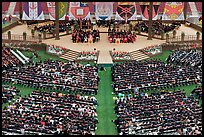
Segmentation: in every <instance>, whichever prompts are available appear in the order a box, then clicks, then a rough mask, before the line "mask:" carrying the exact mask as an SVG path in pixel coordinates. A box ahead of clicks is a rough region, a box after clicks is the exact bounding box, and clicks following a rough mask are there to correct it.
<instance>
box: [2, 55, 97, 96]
mask: <svg viewBox="0 0 204 137" xmlns="http://www.w3.org/2000/svg"><path fill="white" fill-rule="evenodd" d="M2 81H5V82H10V83H13V82H15V83H17V84H21V85H23V86H27V87H33V88H40V89H50V90H61V91H70V92H80V93H84V94H97V91H98V81H99V77H98V73H97V67H96V66H83V65H81V64H78V63H73V62H68V63H64V62H61V61H53V60H52V59H48V60H45V61H44V62H41V61H40V62H36V63H32V64H31V65H25V66H23V67H20V68H19V67H13V68H11V69H7V70H4V71H3V72H2Z"/></svg>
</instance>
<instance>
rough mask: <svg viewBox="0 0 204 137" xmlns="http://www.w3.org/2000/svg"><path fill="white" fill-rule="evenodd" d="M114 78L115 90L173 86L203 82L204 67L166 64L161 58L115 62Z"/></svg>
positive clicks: (124, 90)
mask: <svg viewBox="0 0 204 137" xmlns="http://www.w3.org/2000/svg"><path fill="white" fill-rule="evenodd" d="M112 71H113V74H112V79H113V87H114V90H115V92H116V93H117V92H134V90H135V89H139V90H145V91H146V90H154V89H155V88H161V89H162V88H173V87H176V86H182V85H188V84H193V83H195V84H197V83H201V82H202V69H201V68H192V67H181V66H175V65H172V64H166V63H164V62H162V61H160V60H153V59H152V60H146V61H140V62H137V61H134V62H125V63H121V64H114V66H113V67H112Z"/></svg>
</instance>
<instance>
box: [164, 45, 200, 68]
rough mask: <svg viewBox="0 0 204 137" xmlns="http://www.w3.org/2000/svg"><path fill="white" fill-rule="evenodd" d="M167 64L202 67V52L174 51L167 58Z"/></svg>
mask: <svg viewBox="0 0 204 137" xmlns="http://www.w3.org/2000/svg"><path fill="white" fill-rule="evenodd" d="M167 62H168V63H174V64H176V65H182V66H191V67H200V68H201V67H202V51H201V50H195V49H194V50H190V51H185V50H179V49H177V50H175V51H173V52H172V53H171V54H170V55H169V56H168V58H167Z"/></svg>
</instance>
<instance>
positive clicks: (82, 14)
mask: <svg viewBox="0 0 204 137" xmlns="http://www.w3.org/2000/svg"><path fill="white" fill-rule="evenodd" d="M69 19H70V20H72V19H74V20H78V19H90V10H89V6H88V2H70V6H69Z"/></svg>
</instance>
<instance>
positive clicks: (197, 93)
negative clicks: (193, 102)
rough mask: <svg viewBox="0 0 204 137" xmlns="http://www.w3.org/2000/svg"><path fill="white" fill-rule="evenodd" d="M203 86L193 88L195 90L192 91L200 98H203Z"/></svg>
mask: <svg viewBox="0 0 204 137" xmlns="http://www.w3.org/2000/svg"><path fill="white" fill-rule="evenodd" d="M202 92H203V91H202V87H201V86H197V87H196V88H195V89H193V91H192V92H191V94H192V95H193V96H194V97H195V98H198V99H202V94H203V93H202Z"/></svg>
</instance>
